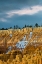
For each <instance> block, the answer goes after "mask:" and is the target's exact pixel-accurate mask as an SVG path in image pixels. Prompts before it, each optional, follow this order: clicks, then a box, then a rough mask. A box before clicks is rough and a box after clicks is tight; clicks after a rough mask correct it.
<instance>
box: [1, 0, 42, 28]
mask: <svg viewBox="0 0 42 64" xmlns="http://www.w3.org/2000/svg"><path fill="white" fill-rule="evenodd" d="M35 23H38V24H39V25H41V24H42V0H0V28H3V27H4V28H9V27H14V25H18V26H19V27H23V26H24V25H25V24H26V25H35Z"/></svg>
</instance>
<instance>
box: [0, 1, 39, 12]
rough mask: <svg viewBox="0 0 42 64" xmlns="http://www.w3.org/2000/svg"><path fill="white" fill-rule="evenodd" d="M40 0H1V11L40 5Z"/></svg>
mask: <svg viewBox="0 0 42 64" xmlns="http://www.w3.org/2000/svg"><path fill="white" fill-rule="evenodd" d="M38 4H39V0H0V12H2V11H7V10H11V9H12V10H13V9H21V8H26V7H28V6H33V5H38Z"/></svg>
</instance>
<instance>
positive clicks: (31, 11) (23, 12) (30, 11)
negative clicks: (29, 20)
mask: <svg viewBox="0 0 42 64" xmlns="http://www.w3.org/2000/svg"><path fill="white" fill-rule="evenodd" d="M39 11H42V6H40V5H37V6H32V7H28V8H24V9H21V10H11V11H8V12H6V14H7V18H11V17H12V16H14V15H15V14H17V15H20V16H21V15H33V14H36V13H38V12H39Z"/></svg>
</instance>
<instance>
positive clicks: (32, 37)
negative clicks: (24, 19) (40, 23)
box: [0, 27, 42, 53]
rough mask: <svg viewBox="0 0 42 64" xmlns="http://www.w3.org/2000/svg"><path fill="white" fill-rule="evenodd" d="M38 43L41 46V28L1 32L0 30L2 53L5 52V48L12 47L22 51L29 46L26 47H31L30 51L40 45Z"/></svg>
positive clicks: (0, 48)
mask: <svg viewBox="0 0 42 64" xmlns="http://www.w3.org/2000/svg"><path fill="white" fill-rule="evenodd" d="M24 36H25V37H24ZM5 39H6V41H5ZM5 42H6V43H7V44H6V43H5ZM18 43H19V44H18ZM39 43H40V44H42V27H38V28H28V27H27V28H23V29H21V30H20V29H18V30H16V29H15V30H13V29H12V30H2V31H1V30H0V51H1V50H2V51H3V52H5V50H6V48H8V47H10V46H12V47H13V48H14V46H17V47H19V48H21V49H22V48H25V47H26V46H28V45H30V46H28V47H29V48H30V47H31V49H32V48H34V47H36V46H38V45H40V44H39ZM3 45H4V46H3ZM40 46H42V45H40ZM28 47H27V48H28ZM29 48H28V49H29ZM14 49H15V48H14ZM0 53H1V52H0Z"/></svg>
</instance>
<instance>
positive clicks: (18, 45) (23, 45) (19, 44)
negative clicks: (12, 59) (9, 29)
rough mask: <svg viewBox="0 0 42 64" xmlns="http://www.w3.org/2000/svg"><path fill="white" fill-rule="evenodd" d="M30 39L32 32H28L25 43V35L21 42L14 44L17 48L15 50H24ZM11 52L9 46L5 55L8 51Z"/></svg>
mask: <svg viewBox="0 0 42 64" xmlns="http://www.w3.org/2000/svg"><path fill="white" fill-rule="evenodd" d="M10 36H11V37H12V35H10ZM20 37H21V36H20ZM31 37H32V32H30V35H29V39H28V41H26V35H25V36H24V37H23V38H22V41H19V42H18V43H17V44H16V47H17V48H25V47H26V46H27V44H28V42H29V40H30V39H31ZM11 50H12V47H11V46H10V47H9V48H8V51H7V53H8V52H9V51H11Z"/></svg>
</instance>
